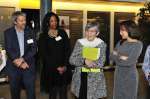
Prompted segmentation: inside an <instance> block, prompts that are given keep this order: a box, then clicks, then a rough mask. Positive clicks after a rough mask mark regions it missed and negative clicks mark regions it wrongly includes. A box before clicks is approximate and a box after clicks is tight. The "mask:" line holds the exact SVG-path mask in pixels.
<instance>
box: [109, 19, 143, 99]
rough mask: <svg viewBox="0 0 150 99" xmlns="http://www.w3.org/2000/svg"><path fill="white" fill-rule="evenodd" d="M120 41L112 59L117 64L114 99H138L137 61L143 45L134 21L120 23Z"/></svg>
mask: <svg viewBox="0 0 150 99" xmlns="http://www.w3.org/2000/svg"><path fill="white" fill-rule="evenodd" d="M120 35H121V37H122V40H120V41H119V42H118V43H117V45H116V48H115V49H114V51H113V53H112V55H111V57H110V58H111V59H112V60H113V61H114V62H115V63H116V68H115V75H114V76H115V77H114V94H113V99H137V90H138V72H137V68H136V63H137V59H138V57H139V56H140V53H141V51H142V47H143V44H142V42H141V41H139V40H138V39H139V37H140V33H139V31H138V26H137V25H136V24H135V22H134V21H131V20H128V21H123V22H121V23H120Z"/></svg>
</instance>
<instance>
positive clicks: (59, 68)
mask: <svg viewBox="0 0 150 99" xmlns="http://www.w3.org/2000/svg"><path fill="white" fill-rule="evenodd" d="M57 70H58V72H59V73H60V74H63V73H64V72H65V71H66V67H65V66H63V67H58V68H57Z"/></svg>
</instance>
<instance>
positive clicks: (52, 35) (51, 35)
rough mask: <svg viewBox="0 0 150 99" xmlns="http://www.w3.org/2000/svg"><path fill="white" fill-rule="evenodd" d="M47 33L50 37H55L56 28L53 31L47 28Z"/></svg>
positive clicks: (56, 33)
mask: <svg viewBox="0 0 150 99" xmlns="http://www.w3.org/2000/svg"><path fill="white" fill-rule="evenodd" d="M48 35H49V37H51V38H55V37H57V35H58V32H57V30H55V31H52V30H49V32H48Z"/></svg>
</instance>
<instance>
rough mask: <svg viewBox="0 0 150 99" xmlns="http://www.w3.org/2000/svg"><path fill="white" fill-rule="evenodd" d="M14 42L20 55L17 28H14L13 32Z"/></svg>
mask: <svg viewBox="0 0 150 99" xmlns="http://www.w3.org/2000/svg"><path fill="white" fill-rule="evenodd" d="M12 33H13V34H12V41H14V44H13V45H14V48H16V50H17V52H18V53H19V55H20V48H19V42H18V37H17V32H16V29H15V27H13V32H12Z"/></svg>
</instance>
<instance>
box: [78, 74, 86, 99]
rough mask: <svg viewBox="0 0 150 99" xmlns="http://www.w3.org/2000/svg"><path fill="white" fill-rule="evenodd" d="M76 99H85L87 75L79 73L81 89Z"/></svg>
mask: <svg viewBox="0 0 150 99" xmlns="http://www.w3.org/2000/svg"><path fill="white" fill-rule="evenodd" d="M78 99H87V73H81V87H80V92H79V98H78Z"/></svg>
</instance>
